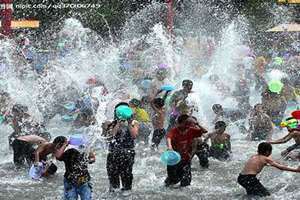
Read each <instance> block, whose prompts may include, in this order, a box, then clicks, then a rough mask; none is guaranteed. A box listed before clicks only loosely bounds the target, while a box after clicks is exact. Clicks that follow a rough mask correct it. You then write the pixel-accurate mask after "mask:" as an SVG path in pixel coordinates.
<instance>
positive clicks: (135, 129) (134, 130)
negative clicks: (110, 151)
mask: <svg viewBox="0 0 300 200" xmlns="http://www.w3.org/2000/svg"><path fill="white" fill-rule="evenodd" d="M129 131H130V134H131V137H133V138H136V137H137V136H138V133H139V123H138V121H136V120H133V121H132V123H131V124H129Z"/></svg>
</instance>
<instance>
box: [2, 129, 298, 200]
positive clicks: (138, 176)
mask: <svg viewBox="0 0 300 200" xmlns="http://www.w3.org/2000/svg"><path fill="white" fill-rule="evenodd" d="M3 135H4V134H3ZM3 135H2V134H1V136H3ZM278 136H279V135H278V134H277V135H275V137H278ZM239 137H240V136H237V135H236V137H233V141H232V144H233V145H232V151H233V156H232V160H231V161H228V162H220V161H217V160H213V159H210V167H209V169H201V167H200V166H199V163H198V159H197V158H194V160H193V163H192V176H193V178H192V184H191V186H189V187H186V188H180V187H174V188H165V187H164V184H163V181H164V179H165V177H166V168H165V167H164V166H163V165H162V164H161V163H160V160H159V155H160V154H161V152H163V150H164V149H165V148H164V145H163V144H161V146H160V149H159V151H158V152H152V151H151V150H150V149H149V148H145V147H143V146H142V145H139V146H138V147H137V148H136V149H137V150H136V152H137V154H136V159H135V164H134V170H133V173H134V183H133V190H132V193H131V194H129V195H128V194H126V195H125V194H124V193H121V192H116V193H113V194H110V193H109V192H108V180H107V174H106V154H107V152H106V150H103V149H98V150H97V152H96V153H97V161H96V163H94V164H93V165H90V173H91V176H92V183H93V197H94V199H115V200H117V199H137V200H138V199H153V200H159V199H162V200H163V199H164V200H173V199H178V200H179V199H180V200H185V199H186V200H190V199H195V200H198V199H218V200H220V199H249V197H247V196H246V195H245V191H244V190H243V188H241V187H239V185H238V184H237V183H236V178H237V176H238V174H239V172H240V170H241V168H242V167H243V164H244V162H245V160H246V159H247V158H248V157H249V156H250V155H251V154H253V153H255V151H256V147H257V144H258V142H249V141H246V140H244V139H239ZM3 138H4V139H5V137H3ZM286 146H287V144H286V145H277V146H275V147H274V148H275V150H274V155H273V156H274V157H275V158H280V150H283V149H284V148H285V147H286ZM0 148H1V158H2V160H1V164H0V188H1V189H0V199H1V200H23V199H45V200H46V199H47V200H51V199H62V196H63V173H64V166H63V163H58V165H59V170H58V173H57V174H56V175H55V176H54V177H52V178H50V179H44V180H41V181H32V180H30V178H29V177H28V175H27V170H23V171H15V170H14V167H13V163H12V152H11V151H9V150H8V146H7V144H6V143H5V140H3V141H2V145H1V147H0ZM285 163H287V164H289V165H291V166H297V165H298V163H297V162H292V161H288V162H286V161H285ZM259 178H260V179H261V182H262V183H263V184H264V185H265V186H266V187H267V188H268V189H269V190H270V191H271V193H272V196H271V197H268V198H267V199H300V192H299V184H298V183H299V181H300V174H296V173H289V172H280V171H279V170H276V169H272V168H270V167H267V168H266V169H265V170H264V171H263V172H262V173H261V175H259Z"/></svg>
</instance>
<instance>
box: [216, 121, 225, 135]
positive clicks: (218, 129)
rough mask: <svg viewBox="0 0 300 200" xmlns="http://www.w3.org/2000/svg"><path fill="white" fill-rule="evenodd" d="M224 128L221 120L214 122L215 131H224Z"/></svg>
mask: <svg viewBox="0 0 300 200" xmlns="http://www.w3.org/2000/svg"><path fill="white" fill-rule="evenodd" d="M225 129H226V123H225V122H223V121H217V122H216V124H215V130H216V131H217V133H224V131H225Z"/></svg>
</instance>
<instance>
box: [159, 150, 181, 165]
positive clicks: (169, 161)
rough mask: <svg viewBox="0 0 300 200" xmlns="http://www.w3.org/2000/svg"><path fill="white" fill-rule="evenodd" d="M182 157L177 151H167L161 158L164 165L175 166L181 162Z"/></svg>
mask: <svg viewBox="0 0 300 200" xmlns="http://www.w3.org/2000/svg"><path fill="white" fill-rule="evenodd" d="M180 160H181V156H180V154H179V153H178V152H176V151H165V152H164V153H163V154H162V155H161V156H160V161H161V162H162V163H163V164H164V165H169V166H173V165H176V164H178V163H179V162H180Z"/></svg>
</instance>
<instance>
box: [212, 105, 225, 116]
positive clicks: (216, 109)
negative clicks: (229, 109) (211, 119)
mask: <svg viewBox="0 0 300 200" xmlns="http://www.w3.org/2000/svg"><path fill="white" fill-rule="evenodd" d="M212 110H213V111H214V113H215V114H220V113H222V112H223V107H222V105H220V104H214V105H213V106H212Z"/></svg>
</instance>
